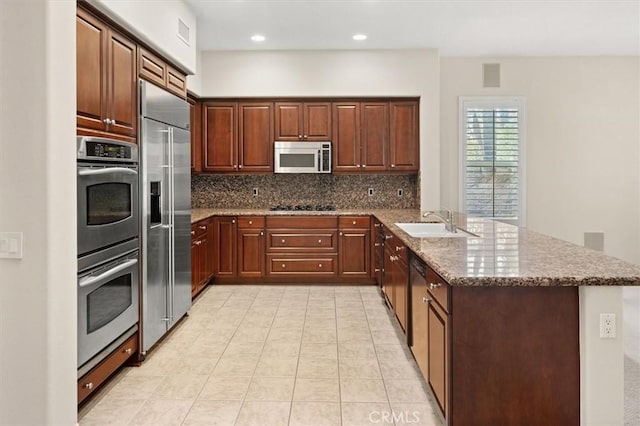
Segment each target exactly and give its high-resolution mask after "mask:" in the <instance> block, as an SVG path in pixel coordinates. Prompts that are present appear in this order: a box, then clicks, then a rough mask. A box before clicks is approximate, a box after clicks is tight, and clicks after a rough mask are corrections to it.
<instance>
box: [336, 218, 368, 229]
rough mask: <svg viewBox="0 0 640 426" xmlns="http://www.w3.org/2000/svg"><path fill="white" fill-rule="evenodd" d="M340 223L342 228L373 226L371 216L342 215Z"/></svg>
mask: <svg viewBox="0 0 640 426" xmlns="http://www.w3.org/2000/svg"><path fill="white" fill-rule="evenodd" d="M338 225H339V227H340V229H344V228H369V227H370V226H371V224H370V220H369V216H340V217H339V218H338Z"/></svg>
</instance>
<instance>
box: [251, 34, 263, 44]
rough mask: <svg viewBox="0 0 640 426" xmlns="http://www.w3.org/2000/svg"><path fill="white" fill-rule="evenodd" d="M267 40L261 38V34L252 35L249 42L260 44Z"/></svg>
mask: <svg viewBox="0 0 640 426" xmlns="http://www.w3.org/2000/svg"><path fill="white" fill-rule="evenodd" d="M266 39H267V38H266V37H265V36H263V35H262V34H254V35H252V36H251V40H252V41H257V42H261V41H265V40H266Z"/></svg>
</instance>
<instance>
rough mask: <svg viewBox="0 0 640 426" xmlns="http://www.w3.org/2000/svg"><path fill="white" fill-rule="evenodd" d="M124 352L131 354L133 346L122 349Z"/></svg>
mask: <svg viewBox="0 0 640 426" xmlns="http://www.w3.org/2000/svg"><path fill="white" fill-rule="evenodd" d="M122 352H124V353H125V354H130V353H131V352H133V349H131V348H127V349H125V350H124V351H122Z"/></svg>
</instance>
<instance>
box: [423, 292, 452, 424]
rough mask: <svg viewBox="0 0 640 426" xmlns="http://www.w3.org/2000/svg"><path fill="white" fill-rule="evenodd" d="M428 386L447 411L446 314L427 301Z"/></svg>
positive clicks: (447, 321)
mask: <svg viewBox="0 0 640 426" xmlns="http://www.w3.org/2000/svg"><path fill="white" fill-rule="evenodd" d="M427 321H428V329H429V333H428V336H429V342H428V345H429V360H428V368H429V386H431V389H432V390H433V394H434V395H435V397H436V400H437V401H438V405H439V406H440V409H441V410H442V412H443V413H446V412H447V407H446V398H447V356H448V352H447V351H448V348H447V335H448V327H449V320H448V318H447V314H446V313H445V312H444V311H443V310H442V309H441V308H440V307H439V306H438V305H437V304H436V303H435V302H434V301H431V302H429V309H428V320H427Z"/></svg>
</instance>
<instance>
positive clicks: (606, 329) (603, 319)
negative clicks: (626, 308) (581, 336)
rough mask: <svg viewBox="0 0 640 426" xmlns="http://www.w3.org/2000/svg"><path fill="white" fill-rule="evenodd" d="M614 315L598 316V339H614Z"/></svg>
mask: <svg viewBox="0 0 640 426" xmlns="http://www.w3.org/2000/svg"><path fill="white" fill-rule="evenodd" d="M615 337H616V314H600V338H601V339H615Z"/></svg>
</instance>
